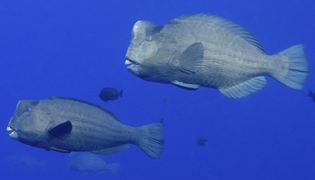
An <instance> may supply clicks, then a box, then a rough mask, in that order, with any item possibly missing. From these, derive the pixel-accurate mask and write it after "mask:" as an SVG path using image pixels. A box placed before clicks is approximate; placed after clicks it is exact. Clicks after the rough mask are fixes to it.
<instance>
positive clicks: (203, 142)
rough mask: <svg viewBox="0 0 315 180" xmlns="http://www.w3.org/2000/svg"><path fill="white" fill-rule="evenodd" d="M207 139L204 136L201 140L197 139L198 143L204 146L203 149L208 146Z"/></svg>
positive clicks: (200, 137)
mask: <svg viewBox="0 0 315 180" xmlns="http://www.w3.org/2000/svg"><path fill="white" fill-rule="evenodd" d="M206 141H207V140H206V139H205V138H204V137H203V136H199V138H198V139H197V143H198V144H199V145H200V146H202V147H205V146H206V144H205V143H206Z"/></svg>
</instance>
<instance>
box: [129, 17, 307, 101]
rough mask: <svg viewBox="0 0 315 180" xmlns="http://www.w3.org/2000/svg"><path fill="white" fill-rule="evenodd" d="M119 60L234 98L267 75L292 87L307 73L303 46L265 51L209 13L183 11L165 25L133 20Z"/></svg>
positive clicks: (152, 75) (151, 76)
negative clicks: (130, 33) (126, 44)
mask: <svg viewBox="0 0 315 180" xmlns="http://www.w3.org/2000/svg"><path fill="white" fill-rule="evenodd" d="M125 64H126V65H128V70H129V71H130V72H131V73H133V74H134V75H136V76H138V77H140V78H142V79H144V80H146V81H153V82H160V83H166V84H174V85H176V86H179V87H182V88H184V89H188V90H196V89H198V88H199V87H200V86H204V87H209V88H215V89H217V90H219V91H220V92H221V93H223V94H224V95H225V96H227V97H230V98H234V99H238V98H242V97H245V96H247V95H249V94H251V93H254V92H256V91H258V90H260V89H262V88H264V87H265V86H266V85H267V81H266V79H265V78H264V77H263V76H270V77H273V78H275V79H277V80H278V81H279V82H281V83H282V84H284V85H286V86H288V87H290V88H293V89H297V90H301V89H303V85H304V83H305V82H306V80H307V78H308V76H309V69H310V68H309V62H308V59H307V57H306V54H305V52H304V46H303V45H296V46H293V47H290V48H288V49H286V50H283V51H281V52H280V53H278V54H275V55H267V54H266V53H265V50H264V48H263V47H262V45H261V44H260V43H259V42H258V40H257V39H256V38H255V37H254V36H253V35H252V34H251V33H250V32H249V31H247V30H246V29H245V28H243V27H242V26H240V25H238V24H236V23H234V22H232V21H230V20H228V19H225V18H222V17H220V16H217V15H212V14H204V13H197V14H189V15H184V16H181V17H179V18H176V19H173V20H171V21H170V22H169V23H168V24H166V25H164V26H163V25H158V24H155V23H153V22H150V21H138V22H136V23H135V25H134V27H133V30H132V39H131V43H130V46H129V48H128V51H127V54H126V60H125Z"/></svg>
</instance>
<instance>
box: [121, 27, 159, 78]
mask: <svg viewBox="0 0 315 180" xmlns="http://www.w3.org/2000/svg"><path fill="white" fill-rule="evenodd" d="M163 27H164V26H163V25H158V24H155V23H153V22H150V21H137V22H136V23H135V25H134V26H133V30H132V36H131V42H130V45H129V47H128V50H127V54H126V58H125V64H126V65H128V67H127V69H128V70H129V71H130V72H131V73H132V74H134V75H135V76H137V77H139V78H142V79H144V80H147V81H158V80H156V78H157V76H158V74H159V69H160V67H161V66H160V65H159V64H160V61H159V59H157V58H156V57H157V53H158V50H159V49H160V46H161V33H160V31H161V30H162V29H163Z"/></svg>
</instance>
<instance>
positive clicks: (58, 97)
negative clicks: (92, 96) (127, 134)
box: [47, 96, 120, 121]
mask: <svg viewBox="0 0 315 180" xmlns="http://www.w3.org/2000/svg"><path fill="white" fill-rule="evenodd" d="M47 99H49V100H54V99H64V100H69V101H76V102H79V103H83V104H87V105H90V106H94V107H96V108H98V109H100V110H102V111H104V112H106V113H108V114H110V115H111V116H112V117H113V118H114V119H116V120H117V121H120V119H119V118H118V117H117V116H116V115H115V114H114V113H112V112H110V111H109V110H107V109H105V108H104V107H102V106H99V105H96V104H93V103H90V102H87V101H83V100H80V99H76V98H70V97H63V96H54V97H49V98H47Z"/></svg>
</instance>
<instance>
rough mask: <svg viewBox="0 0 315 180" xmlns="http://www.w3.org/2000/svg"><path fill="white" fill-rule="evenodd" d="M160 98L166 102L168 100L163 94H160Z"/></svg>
mask: <svg viewBox="0 0 315 180" xmlns="http://www.w3.org/2000/svg"><path fill="white" fill-rule="evenodd" d="M161 99H162V101H163V102H166V103H167V102H168V99H167V97H166V96H165V95H161Z"/></svg>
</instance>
